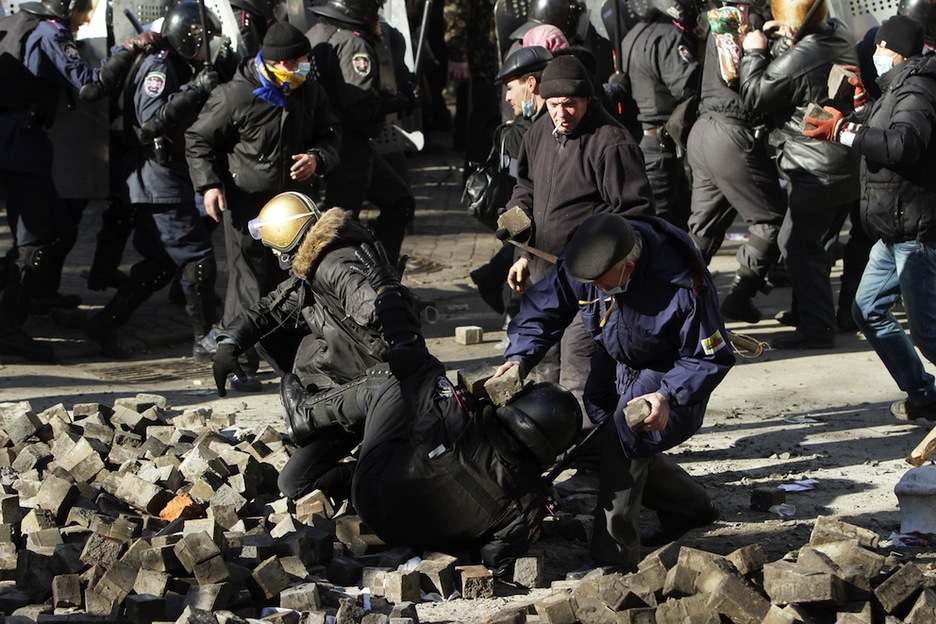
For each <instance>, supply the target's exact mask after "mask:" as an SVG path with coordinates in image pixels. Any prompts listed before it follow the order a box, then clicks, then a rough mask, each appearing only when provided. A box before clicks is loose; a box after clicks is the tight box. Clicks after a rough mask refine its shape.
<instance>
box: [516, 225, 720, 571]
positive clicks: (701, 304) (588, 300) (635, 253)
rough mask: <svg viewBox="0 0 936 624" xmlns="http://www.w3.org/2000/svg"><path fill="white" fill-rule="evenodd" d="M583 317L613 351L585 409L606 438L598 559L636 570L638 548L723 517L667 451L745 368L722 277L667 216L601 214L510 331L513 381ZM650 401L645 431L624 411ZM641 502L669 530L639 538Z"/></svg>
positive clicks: (603, 360)
mask: <svg viewBox="0 0 936 624" xmlns="http://www.w3.org/2000/svg"><path fill="white" fill-rule="evenodd" d="M577 312H581V316H582V320H583V322H584V324H585V328H586V329H587V330H588V331H589V333H590V334H591V335H592V337H593V338H594V339H595V341H596V342H598V343H599V344H601V345H602V346H603V347H604V349H599V350H598V351H597V353H596V355H595V357H594V358H593V360H592V372H591V375H590V376H589V379H588V383H587V385H586V387H585V397H584V398H585V404H586V407H587V409H588V411H589V417H590V418H591V419H592V420H593V421H594V422H600V421H603V420H605V419H606V418H613V419H614V421H613V424H614V427H606V428H605V429H604V430H603V431H602V432H601V434H599V448H600V460H601V466H600V472H599V491H598V505H597V511H596V513H595V527H594V535H593V537H592V544H591V555H592V558H593V559H594V560H595V562H596V563H598V564H604V565H614V566H620V567H623V568H635V567H636V565H637V562H638V561H639V560H640V558H639V554H640V553H639V550H640V549H639V543H638V539H639V542H640V543H642V544H643V545H645V546H651V547H652V546H659V545H662V544H665V543H667V542H670V541H673V540H675V539H677V538H678V537H680V536H681V535H683V534H684V533H685V532H687V531H688V530H690V529H692V528H695V527H699V526H704V525H706V524H710V523H711V522H714V521H715V520H716V519H717V517H718V512H717V510H716V508H715V506H714V504H713V503H712V501H711V499H710V498H709V496H708V494H707V493H706V492H705V490H704V489H703V488H702V487H701V486H700V485H698V484H697V483H695V481H693V480H692V478H691V477H690V476H689V474H688V473H686V472H685V471H684V470H683V469H682V468H680V467H679V466H678V465H677V464H676V463H675V462H673V461H672V460H671V459H669V458H668V457H666V456H665V455H663V453H662V452H663V451H666V450H667V449H670V448H672V447H674V446H676V445H678V444H680V443H681V442H683V441H685V440H686V439H688V438H689V437H690V436H692V434H694V433H695V432H696V431H698V429H699V427H701V425H702V419H703V416H704V414H705V408H706V404H707V403H708V399H709V396H710V395H711V393H712V391H713V390H714V389H715V387H716V386H717V385H718V384H719V383H720V382H721V380H722V379H723V378H724V377H725V375H726V374H727V372H728V370H729V369H730V368H731V366H732V365H733V364H734V361H735V358H734V355H733V354H732V352H731V349H730V348H729V347H728V345H727V342H726V331H725V326H724V320H723V319H722V316H721V314H720V312H719V310H718V296H717V293H716V292H715V286H714V284H713V282H712V277H711V274H710V273H709V272H708V270H707V269H706V268H705V262H704V260H703V259H702V256H701V254H700V253H699V252H698V250H697V249H696V247H695V246H694V245H693V243H692V240H691V239H690V238H689V236H688V235H687V234H685V233H683V232H682V231H680V230H678V229H677V228H675V227H673V226H672V225H670V224H668V223H666V222H665V221H663V220H662V219H658V218H655V217H632V218H631V219H629V220H628V219H627V218H625V217H623V216H621V215H615V214H607V213H601V214H597V215H594V216H591V217H589V218H588V219H586V220H585V221H584V222H583V223H582V225H581V226H580V227H579V228H578V230H577V231H576V232H575V234H574V235H573V236H572V239H571V240H570V241H569V243H568V245H566V247H565V249H564V250H563V253H562V255H561V256H560V257H559V260H558V261H557V263H556V266H555V268H554V269H553V270H552V271H551V272H550V273H549V274H548V275H547V276H546V277H545V278H544V279H542V280H541V281H539V282H537V283H536V284H534V285H533V286H532V287H531V288H529V289H528V290H527V291H526V292H525V293H524V296H523V300H522V301H521V306H520V312H519V314H517V316H515V317H514V319H513V321H512V322H511V324H510V328H509V329H508V337H509V339H510V346H509V347H508V348H507V351H506V353H505V356H506V358H507V362H506V363H505V364H503V365H502V366H501V367H500V369H499V370H498V374H503V373H504V372H505V371H507V370H508V369H509V368H511V367H513V366H520V367H521V374H523V373H524V372H525V371H528V370H530V368H532V366H533V365H535V364H536V363H537V362H538V361H539V359H540V358H541V357H542V356H543V354H544V353H545V352H546V350H547V349H549V347H550V346H551V345H552V344H553V343H554V342H555V341H556V340H558V338H559V336H560V335H561V333H562V330H563V329H564V328H565V327H566V326H567V325H568V324H569V323H570V322H571V321H572V319H573V318H574V317H575V314H576V313H577ZM638 399H646V400H647V401H648V402H649V403H650V405H651V412H650V415H649V416H648V417H647V418H646V419H645V420H644V422H643V423H642V426H641V427H638V428H639V429H640V430H639V431H634V430H632V429H630V428H629V427H628V426H627V424H626V422H625V419H624V407H625V406H626V405H628V404H629V403H632V402H634V401H636V400H638ZM641 505H643V506H645V507H647V508H649V509H653V510H655V511H656V512H657V514H658V516H659V519H660V523H661V528H657V529H652V530H651V531H649V532H648V533H645V534H644V535H643V536H639V535H638V533H637V520H638V518H639V515H640V507H641Z"/></svg>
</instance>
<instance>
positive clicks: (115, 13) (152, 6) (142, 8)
mask: <svg viewBox="0 0 936 624" xmlns="http://www.w3.org/2000/svg"><path fill="white" fill-rule="evenodd" d="M99 1H100V0H99ZM172 4H173V3H172V0H111V7H112V11H111V16H112V17H111V19H112V20H113V21H112V23H111V28H112V29H113V32H114V42H115V43H120V42H122V41H126V40H127V39H129V38H130V37H133V36H134V35H136V34H137V32H136V29H135V28H134V27H133V23H132V22H131V21H130V20H129V19H127V16H126V15H124V10H129V11H130V12H131V13H132V14H133V16H134V17H136V18H137V20H139V22H140V23H141V24H143V25H146V24H150V23H152V22H155V21H156V20H158V19H159V18H161V17H163V16H164V15H165V14H166V12H167V11H168V10H169V7H171V6H172Z"/></svg>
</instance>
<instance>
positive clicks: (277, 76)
mask: <svg viewBox="0 0 936 624" xmlns="http://www.w3.org/2000/svg"><path fill="white" fill-rule="evenodd" d="M303 66H305V70H306V71H305V73H304V74H303V73H302V70H303ZM311 68H312V64H311V63H299V68H298V69H297V70H296V71H289V70H286V69H280V68H278V67H274V66H273V65H272V64H267V66H266V69H267V71H268V72H269V73H270V74H271V75H272V76H273V78H274V80H275V81H276V82H277V83H278V84H281V85H289V90H290V91H293V90H295V89H296V88H297V87H299V86H300V85H301V84H302V83H304V82H305V81H306V78H307V77H308V75H309V71H310V70H311Z"/></svg>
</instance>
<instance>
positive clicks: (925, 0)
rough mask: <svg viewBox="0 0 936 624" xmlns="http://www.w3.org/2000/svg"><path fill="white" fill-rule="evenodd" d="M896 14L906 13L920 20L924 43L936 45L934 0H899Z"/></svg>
mask: <svg viewBox="0 0 936 624" xmlns="http://www.w3.org/2000/svg"><path fill="white" fill-rule="evenodd" d="M897 15H906V16H908V17H913V18H916V19H917V20H919V21H920V22H922V23H923V34H924V39H925V41H926V43H927V44H928V45H929V46H931V47H936V0H900V4H898V5H897Z"/></svg>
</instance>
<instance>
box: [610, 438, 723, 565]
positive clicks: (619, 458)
mask: <svg viewBox="0 0 936 624" xmlns="http://www.w3.org/2000/svg"><path fill="white" fill-rule="evenodd" d="M598 438H599V440H598V445H599V453H600V456H601V464H600V466H601V467H600V470H599V486H598V505H597V510H596V511H595V526H594V533H593V535H592V542H591V556H592V559H594V560H595V561H596V562H598V563H601V564H606V565H619V566H624V567H627V568H632V569H636V568H637V563H638V562H639V561H640V528H639V519H640V509H641V506H643V507H646V508H647V509H652V510H654V511H656V512H657V515H658V516H659V519H660V523H661V524H662V525H663V527H664V528H667V527H673V526H679V525H680V524H682V523H684V522H685V521H686V518H687V517H692V516H695V515H698V514H700V513H703V512H704V511H706V510H707V509H708V507H709V506H710V505H711V498H709V495H708V493H707V492H706V491H705V489H704V488H703V487H702V486H701V485H699V484H698V483H696V482H695V480H693V478H692V477H691V476H689V473H687V472H686V471H685V470H683V469H682V468H680V467H679V465H678V464H677V463H676V462H675V461H673V460H672V459H670V458H669V457H667V456H666V455H664V454H663V453H656V454H654V455H651V456H649V457H627V455H625V453H624V447H623V446H622V445H621V440H620V438H619V437H618V432H617V429H616V428H615V427H614V426H613V423H608V425H607V426H605V428H604V431H602V432H600V433H599V434H598Z"/></svg>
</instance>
